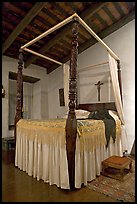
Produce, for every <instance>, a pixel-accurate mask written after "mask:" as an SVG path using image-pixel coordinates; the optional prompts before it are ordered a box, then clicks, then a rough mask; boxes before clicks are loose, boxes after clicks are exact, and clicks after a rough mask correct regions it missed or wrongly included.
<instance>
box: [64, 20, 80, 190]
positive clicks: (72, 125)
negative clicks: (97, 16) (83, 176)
mask: <svg viewBox="0 0 137 204" xmlns="http://www.w3.org/2000/svg"><path fill="white" fill-rule="evenodd" d="M73 22H74V23H73V29H72V34H73V40H72V51H71V59H70V79H69V113H68V118H67V120H66V151H67V160H68V172H69V184H70V189H71V190H73V189H74V188H75V149H76V136H77V120H76V115H75V109H76V88H77V81H76V72H77V55H78V49H77V47H78V42H77V38H78V36H77V35H78V19H77V18H76V17H75V18H74V19H73Z"/></svg>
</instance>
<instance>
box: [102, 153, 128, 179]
mask: <svg viewBox="0 0 137 204" xmlns="http://www.w3.org/2000/svg"><path fill="white" fill-rule="evenodd" d="M128 166H129V171H132V159H131V158H129V157H120V156H111V157H109V158H107V159H105V160H104V161H102V175H104V176H108V177H112V178H115V179H118V180H123V177H124V169H125V168H127V167H128ZM108 169H109V170H111V171H107V170H108ZM117 170H119V172H117Z"/></svg>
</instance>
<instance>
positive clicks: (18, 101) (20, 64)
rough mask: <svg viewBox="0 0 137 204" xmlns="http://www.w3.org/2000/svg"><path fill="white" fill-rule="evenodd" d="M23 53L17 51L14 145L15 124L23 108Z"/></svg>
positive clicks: (20, 116)
mask: <svg viewBox="0 0 137 204" xmlns="http://www.w3.org/2000/svg"><path fill="white" fill-rule="evenodd" d="M22 69H23V51H22V50H21V49H20V50H19V62H18V72H17V98H16V113H15V120H14V138H15V145H16V124H17V122H18V121H19V120H20V119H21V118H22V107H23V76H22Z"/></svg>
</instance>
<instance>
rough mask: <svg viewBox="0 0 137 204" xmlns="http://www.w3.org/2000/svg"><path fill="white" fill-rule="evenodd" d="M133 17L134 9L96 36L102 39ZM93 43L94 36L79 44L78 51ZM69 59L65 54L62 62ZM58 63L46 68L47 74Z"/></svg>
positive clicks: (94, 40)
mask: <svg viewBox="0 0 137 204" xmlns="http://www.w3.org/2000/svg"><path fill="white" fill-rule="evenodd" d="M133 19H135V11H132V12H131V13H130V14H128V15H127V16H124V17H123V18H122V19H121V20H119V21H118V22H116V23H114V24H113V25H111V26H109V27H108V28H106V29H105V30H104V31H102V32H101V33H100V34H98V36H99V37H100V38H101V39H103V38H105V37H106V36H108V35H110V34H111V33H113V32H114V31H116V30H118V29H119V28H121V27H122V26H124V25H125V24H127V23H129V22H130V21H132V20H133ZM95 43H97V40H96V39H95V38H93V37H92V39H90V40H88V41H87V42H86V43H84V45H81V46H80V47H79V48H78V53H79V54H80V53H81V52H83V51H84V50H86V49H88V48H89V47H91V46H92V45H94V44H95ZM69 59H70V56H67V57H66V58H63V61H62V62H63V63H66V62H67V61H68V60H69ZM58 67H59V66H58V65H56V64H55V65H53V66H52V67H51V68H50V69H49V70H47V74H49V73H50V72H52V71H53V70H55V69H56V68H58Z"/></svg>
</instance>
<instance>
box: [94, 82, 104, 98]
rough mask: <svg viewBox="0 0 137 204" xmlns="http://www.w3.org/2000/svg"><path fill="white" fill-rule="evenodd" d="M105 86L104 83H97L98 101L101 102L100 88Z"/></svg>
mask: <svg viewBox="0 0 137 204" xmlns="http://www.w3.org/2000/svg"><path fill="white" fill-rule="evenodd" d="M101 85H103V83H101V82H100V81H98V82H97V84H95V86H97V90H98V101H100V86H101Z"/></svg>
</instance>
